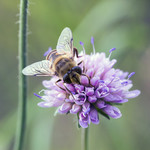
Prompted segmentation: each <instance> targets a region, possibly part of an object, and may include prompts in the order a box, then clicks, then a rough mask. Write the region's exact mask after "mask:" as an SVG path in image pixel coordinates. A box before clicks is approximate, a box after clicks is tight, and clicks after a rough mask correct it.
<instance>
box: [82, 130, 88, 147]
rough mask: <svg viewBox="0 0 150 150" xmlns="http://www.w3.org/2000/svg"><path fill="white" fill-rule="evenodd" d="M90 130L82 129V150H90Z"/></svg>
mask: <svg viewBox="0 0 150 150" xmlns="http://www.w3.org/2000/svg"><path fill="white" fill-rule="evenodd" d="M88 130H89V128H83V129H82V137H81V140H82V141H81V142H82V150H88Z"/></svg>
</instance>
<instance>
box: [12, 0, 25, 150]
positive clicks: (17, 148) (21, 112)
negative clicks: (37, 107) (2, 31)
mask: <svg viewBox="0 0 150 150" xmlns="http://www.w3.org/2000/svg"><path fill="white" fill-rule="evenodd" d="M27 12H28V0H20V18H19V39H18V52H19V73H18V77H19V81H18V82H19V89H18V93H19V95H18V98H19V106H18V124H17V133H16V139H15V145H14V150H22V149H23V141H24V135H25V127H26V103H27V81H26V77H25V76H24V75H23V74H22V69H23V68H24V67H25V66H26V54H27Z"/></svg>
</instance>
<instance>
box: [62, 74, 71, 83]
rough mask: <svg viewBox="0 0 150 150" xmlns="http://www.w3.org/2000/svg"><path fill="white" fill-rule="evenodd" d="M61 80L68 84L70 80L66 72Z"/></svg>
mask: <svg viewBox="0 0 150 150" xmlns="http://www.w3.org/2000/svg"><path fill="white" fill-rule="evenodd" d="M63 80H64V82H65V83H68V84H70V83H71V80H70V78H69V75H68V74H67V73H66V74H65V75H64V76H63Z"/></svg>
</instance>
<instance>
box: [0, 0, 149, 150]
mask: <svg viewBox="0 0 150 150" xmlns="http://www.w3.org/2000/svg"><path fill="white" fill-rule="evenodd" d="M29 3H30V4H29V19H28V35H29V36H28V64H30V63H32V62H35V61H38V60H42V59H44V57H43V53H44V52H45V51H46V50H47V49H48V47H49V46H52V48H55V46H56V42H57V39H58V36H59V34H60V32H61V31H62V29H63V28H64V27H66V26H68V27H70V28H71V30H72V32H73V36H74V45H75V47H77V48H78V49H79V50H81V49H82V48H81V46H80V45H79V41H82V42H84V43H85V48H86V50H87V51H88V53H90V51H91V49H92V46H91V44H90V38H91V36H94V37H95V47H96V50H97V51H99V52H101V51H105V52H106V53H107V55H108V50H109V49H110V48H113V47H116V48H117V50H116V51H115V52H113V54H112V56H111V58H116V59H117V60H118V63H117V64H116V65H115V68H117V67H118V68H120V69H122V70H124V71H129V72H132V71H135V72H136V75H135V76H133V77H132V79H133V83H134V87H133V89H140V90H141V92H142V93H141V95H140V96H139V97H138V98H136V99H133V100H130V101H129V102H128V103H126V104H124V105H123V106H120V107H119V108H120V109H121V111H122V114H123V116H122V118H120V119H118V120H115V119H111V120H110V121H108V120H106V119H105V118H103V117H102V116H100V121H101V122H100V124H99V125H93V124H91V125H90V135H89V146H90V149H91V150H141V149H142V150H148V149H149V147H150V117H149V116H150V115H149V114H150V100H149V97H150V92H149V91H150V66H149V65H150V13H149V9H150V1H149V0H139V1H138V0H126V1H125V0H124V1H123V0H74V1H71V0H41V1H36V0H30V2H29ZM18 13H19V0H13V1H4V0H3V1H0V20H1V23H0V31H1V32H0V51H1V54H0V61H1V69H0V72H1V75H0V94H1V97H0V150H12V147H13V143H14V137H15V131H16V122H17V105H18V99H17V95H18V75H17V74H18V73H17V71H18V50H17V47H18V46H17V44H18ZM44 79H49V78H46V77H28V106H27V107H28V108H27V111H28V112H27V113H28V114H27V115H28V116H27V117H28V120H27V132H26V137H25V148H24V150H41V149H43V150H77V149H80V146H81V143H80V139H81V137H80V134H81V131H80V129H77V128H76V121H75V119H76V118H75V116H73V115H57V116H56V117H54V115H53V114H54V112H55V109H54V108H49V109H47V108H40V107H38V106H37V103H38V102H39V101H40V99H38V98H37V97H35V96H33V93H34V92H36V93H38V92H39V91H40V90H41V89H43V86H42V84H41V82H42V80H44Z"/></svg>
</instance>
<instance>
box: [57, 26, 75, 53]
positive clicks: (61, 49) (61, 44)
mask: <svg viewBox="0 0 150 150" xmlns="http://www.w3.org/2000/svg"><path fill="white" fill-rule="evenodd" d="M56 49H57V52H58V53H60V54H64V53H69V54H72V49H73V37H72V32H71V30H70V28H68V27H66V28H65V29H63V31H62V32H61V34H60V36H59V39H58V42H57V46H56Z"/></svg>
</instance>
